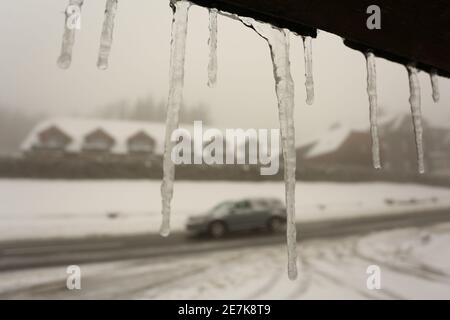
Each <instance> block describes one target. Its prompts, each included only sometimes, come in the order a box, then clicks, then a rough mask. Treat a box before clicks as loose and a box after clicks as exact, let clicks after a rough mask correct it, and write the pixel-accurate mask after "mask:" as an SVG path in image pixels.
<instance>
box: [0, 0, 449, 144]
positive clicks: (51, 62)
mask: <svg viewBox="0 0 450 320" xmlns="http://www.w3.org/2000/svg"><path fill="white" fill-rule="evenodd" d="M168 2H169V1H168V0H130V1H120V3H119V8H118V14H117V17H116V28H115V30H114V43H113V48H112V54H111V57H110V68H109V69H108V70H107V71H99V70H98V69H97V68H96V61H97V54H98V48H99V38H100V32H101V27H102V23H103V12H104V5H105V0H95V1H89V0H87V1H85V5H84V7H83V17H82V28H81V30H80V31H79V32H78V33H77V39H76V44H75V49H74V57H73V62H72V67H71V68H70V69H69V70H67V71H65V70H60V69H59V68H58V67H57V66H56V59H57V57H58V55H59V51H60V47H61V38H62V32H63V23H64V14H63V11H64V9H65V6H66V5H67V3H68V0H39V1H36V0H14V1H0V34H1V51H0V108H6V107H8V108H18V109H21V110H26V111H27V112H28V111H29V112H40V111H45V112H48V113H51V114H55V115H63V114H73V113H79V114H83V113H88V112H89V111H90V110H92V109H94V108H98V107H101V106H103V105H105V104H108V103H113V102H116V101H118V100H127V101H129V102H131V103H132V102H133V101H135V100H136V99H138V98H144V97H146V96H148V95H151V96H153V97H154V99H155V100H156V101H162V100H164V101H165V100H166V96H167V92H168V65H169V42H170V28H171V18H172V14H171V9H170V8H169V5H168ZM189 19H190V20H189V34H188V44H187V58H186V78H185V91H184V92H185V94H184V96H185V101H186V103H187V104H196V103H199V102H203V103H205V104H206V105H208V106H209V108H210V114H211V117H210V118H211V120H212V122H213V123H212V124H213V125H215V126H218V127H228V128H237V127H245V128H248V127H268V128H273V127H278V121H277V119H278V113H277V104H276V98H275V92H274V80H273V75H272V65H271V61H270V57H269V49H268V46H267V44H266V43H265V41H264V40H263V39H261V38H260V37H259V36H258V35H257V34H256V33H255V32H254V31H253V30H250V29H248V28H246V27H244V26H243V25H242V24H241V23H240V22H237V21H234V20H231V19H228V18H225V17H219V49H218V55H219V57H218V59H219V73H218V86H217V87H216V88H215V89H210V88H208V87H207V85H206V83H207V64H208V46H207V40H208V15H207V10H206V9H204V8H201V7H197V6H193V7H192V8H191V10H190V17H189ZM361 27H363V26H361ZM291 40H292V42H291V62H292V74H293V77H294V81H295V82H296V92H295V93H296V119H295V121H296V129H297V138H298V139H300V140H303V139H306V138H308V137H311V136H313V135H317V134H320V133H321V132H323V130H325V129H326V128H328V127H329V126H330V125H331V124H333V123H335V122H337V121H339V122H345V123H348V124H350V125H358V126H361V125H362V124H366V125H368V99H367V95H366V73H365V60H364V57H363V55H362V54H360V53H358V52H356V51H353V50H351V49H349V48H347V47H345V46H344V45H343V43H342V41H341V39H340V38H339V37H337V36H334V35H330V34H328V33H325V32H320V34H319V37H318V39H317V40H315V41H314V42H313V46H314V48H313V54H314V77H315V85H316V99H315V104H314V106H312V107H310V106H307V105H306V104H305V102H304V101H305V89H304V75H303V74H304V65H303V47H302V43H301V40H300V38H298V37H294V36H292V39H291ZM377 68H378V69H377V72H378V93H379V104H380V105H381V106H383V107H384V108H385V111H387V112H388V113H394V112H395V113H398V112H401V111H404V112H408V111H409V104H408V97H409V90H408V79H407V73H406V70H405V68H404V67H403V66H400V65H398V64H394V63H391V62H387V61H384V60H382V59H378V60H377ZM420 81H421V84H422V105H423V114H424V116H425V117H426V118H427V119H430V120H431V121H432V122H435V123H439V124H441V125H446V124H448V123H450V80H448V79H443V78H440V87H441V102H440V103H439V104H438V105H434V104H433V103H432V98H431V89H430V81H429V78H428V76H427V75H426V74H425V73H421V74H420Z"/></svg>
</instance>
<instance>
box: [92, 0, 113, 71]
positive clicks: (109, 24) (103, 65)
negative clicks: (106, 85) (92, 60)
mask: <svg viewBox="0 0 450 320" xmlns="http://www.w3.org/2000/svg"><path fill="white" fill-rule="evenodd" d="M117 3H118V0H107V1H106V8H105V20H104V21H103V30H102V35H101V38H100V50H99V53H98V61H97V67H98V68H99V69H101V70H106V69H107V68H108V58H109V53H110V52H111V45H112V41H113V30H114V18H115V16H116V12H117Z"/></svg>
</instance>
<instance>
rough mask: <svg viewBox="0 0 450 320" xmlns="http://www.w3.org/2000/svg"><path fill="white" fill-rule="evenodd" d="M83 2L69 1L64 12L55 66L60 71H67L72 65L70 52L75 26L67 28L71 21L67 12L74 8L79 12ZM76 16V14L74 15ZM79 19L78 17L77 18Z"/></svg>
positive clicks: (81, 0)
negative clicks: (62, 28) (59, 51)
mask: <svg viewBox="0 0 450 320" xmlns="http://www.w3.org/2000/svg"><path fill="white" fill-rule="evenodd" d="M83 2H84V0H69V4H68V6H67V8H66V11H65V15H66V18H65V21H64V34H63V38H62V45H61V53H60V55H59V57H58V61H57V64H58V66H59V67H60V68H61V69H68V68H69V67H70V65H71V63H72V51H73V46H74V44H75V32H76V26H69V19H71V16H70V14H72V12H69V11H70V9H71V8H76V10H78V12H81V7H82V6H83ZM74 14H76V13H74ZM78 18H79V17H78Z"/></svg>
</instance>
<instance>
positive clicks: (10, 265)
mask: <svg viewBox="0 0 450 320" xmlns="http://www.w3.org/2000/svg"><path fill="white" fill-rule="evenodd" d="M448 221H450V208H448V209H440V210H433V211H422V212H413V213H411V212H404V213H398V214H391V215H378V216H377V215H374V216H370V217H361V218H353V219H339V220H327V221H319V222H308V223H301V224H299V225H298V234H299V240H306V239H314V238H328V237H341V236H349V235H361V234H367V233H369V232H372V231H378V230H388V229H396V228H404V227H421V226H427V225H432V224H436V223H440V222H448ZM284 241H285V237H284V235H282V234H279V235H271V234H267V233H263V232H259V233H251V234H239V235H233V236H229V237H227V238H226V239H221V240H212V239H202V238H191V237H188V235H187V234H186V233H184V232H176V233H173V234H172V235H170V236H169V237H168V238H162V237H160V236H159V235H156V234H152V235H136V236H120V237H119V236H114V237H96V238H85V239H50V240H36V241H16V242H3V243H0V272H5V271H11V270H25V269H33V268H40V267H52V266H61V265H70V264H81V263H83V264H89V263H99V262H108V261H126V260H133V259H141V258H142V259H144V258H147V259H148V258H152V257H154V258H159V257H165V256H179V255H189V254H194V253H202V252H217V251H223V250H232V249H238V248H249V247H257V246H269V245H273V244H277V243H280V244H281V243H284Z"/></svg>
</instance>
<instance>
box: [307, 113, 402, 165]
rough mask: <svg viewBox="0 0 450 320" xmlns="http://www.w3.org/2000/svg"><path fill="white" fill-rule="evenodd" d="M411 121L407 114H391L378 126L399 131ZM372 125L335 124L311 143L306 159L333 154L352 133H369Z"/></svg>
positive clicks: (383, 117)
mask: <svg viewBox="0 0 450 320" xmlns="http://www.w3.org/2000/svg"><path fill="white" fill-rule="evenodd" d="M407 118H408V119H409V118H410V116H409V115H408V114H407V113H390V114H389V115H384V116H380V117H378V126H379V127H380V128H381V129H382V130H386V129H387V130H394V131H395V130H398V129H399V127H400V126H401V125H402V123H403V122H404V121H405V120H406V119H407ZM369 126H370V123H369V122H368V121H367V122H364V123H360V124H357V125H355V124H353V125H348V124H345V125H344V124H340V123H337V124H334V125H333V126H331V128H330V129H329V130H328V131H327V132H326V133H325V134H322V135H321V136H320V137H318V138H316V140H315V142H314V141H309V143H310V144H311V143H312V144H313V146H312V147H311V148H310V149H309V150H308V151H307V152H306V155H305V157H306V158H313V157H317V156H320V155H323V154H327V153H332V152H334V151H336V150H337V149H339V148H340V146H341V145H342V144H343V143H344V142H345V141H346V140H347V138H348V137H349V136H350V134H352V133H364V132H367V133H368V132H369Z"/></svg>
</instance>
